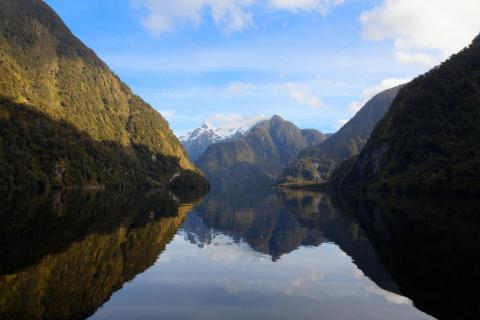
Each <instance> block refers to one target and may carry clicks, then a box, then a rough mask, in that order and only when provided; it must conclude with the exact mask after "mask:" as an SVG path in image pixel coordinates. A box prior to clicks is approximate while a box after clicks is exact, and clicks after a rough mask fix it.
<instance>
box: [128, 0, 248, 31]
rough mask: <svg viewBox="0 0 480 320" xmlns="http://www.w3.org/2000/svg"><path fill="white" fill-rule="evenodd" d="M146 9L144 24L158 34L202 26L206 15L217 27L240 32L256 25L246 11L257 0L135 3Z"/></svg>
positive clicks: (140, 0)
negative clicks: (176, 28)
mask: <svg viewBox="0 0 480 320" xmlns="http://www.w3.org/2000/svg"><path fill="white" fill-rule="evenodd" d="M132 3H133V4H134V5H135V6H137V7H141V8H144V9H146V11H147V16H146V17H145V18H144V19H143V21H142V23H143V25H144V26H145V27H146V28H147V29H148V30H150V31H151V32H152V33H154V34H156V35H160V34H162V33H165V32H168V31H171V30H172V29H174V28H175V27H176V26H178V25H182V26H185V25H186V26H199V25H200V24H201V22H202V19H203V18H204V15H205V14H206V13H205V12H208V15H209V16H210V17H211V18H212V19H213V20H214V21H215V23H216V25H217V26H218V27H219V28H220V29H222V30H224V31H226V32H233V31H240V30H243V29H246V28H248V27H251V26H252V25H253V20H252V14H251V13H250V12H248V11H247V10H246V9H247V8H248V7H250V6H251V5H252V4H254V3H255V1H254V0H172V1H168V0H132Z"/></svg>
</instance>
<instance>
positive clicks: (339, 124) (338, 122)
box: [335, 119, 348, 129]
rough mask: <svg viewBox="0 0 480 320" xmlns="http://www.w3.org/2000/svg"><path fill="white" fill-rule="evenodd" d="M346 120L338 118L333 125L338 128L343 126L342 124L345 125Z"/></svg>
mask: <svg viewBox="0 0 480 320" xmlns="http://www.w3.org/2000/svg"><path fill="white" fill-rule="evenodd" d="M347 122H348V120H347V119H338V120H337V123H336V126H335V127H336V128H337V129H340V128H341V127H343V126H344V125H346V124H347Z"/></svg>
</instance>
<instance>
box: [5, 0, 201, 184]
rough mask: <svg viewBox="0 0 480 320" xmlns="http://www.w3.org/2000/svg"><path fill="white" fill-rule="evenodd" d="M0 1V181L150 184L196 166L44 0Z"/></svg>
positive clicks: (157, 116) (164, 181) (158, 117)
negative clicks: (0, 75) (110, 165)
mask: <svg viewBox="0 0 480 320" xmlns="http://www.w3.org/2000/svg"><path fill="white" fill-rule="evenodd" d="M0 6H1V8H2V10H1V11H0V73H1V74H2V77H1V78H0V96H1V97H2V98H1V100H0V117H1V121H2V123H3V125H2V129H1V131H0V150H1V152H0V171H1V173H2V174H1V179H2V181H0V185H1V186H23V187H33V186H39V185H40V186H48V185H56V186H71V185H76V186H78V185H92V184H93V185H107V186H117V187H118V186H125V185H130V184H140V185H144V184H147V185H154V186H155V185H157V186H159V185H165V184H168V182H169V181H170V179H172V178H173V177H174V175H175V174H177V173H181V172H184V171H186V170H191V171H192V170H195V168H194V167H193V165H192V164H191V163H190V162H189V161H188V159H187V157H186V155H185V152H184V150H183V148H182V146H181V144H180V143H179V141H178V140H177V139H176V137H175V136H174V134H173V132H172V131H171V130H170V129H169V127H168V123H167V122H166V121H165V120H164V119H163V118H162V116H161V115H160V114H159V113H158V112H156V111H155V110H154V109H153V108H152V107H151V106H149V105H148V104H146V103H145V102H144V101H143V100H142V99H141V98H139V97H137V96H135V95H134V94H133V93H132V92H131V90H130V88H128V87H127V86H126V85H125V84H124V83H123V82H121V81H120V79H118V77H117V76H116V75H114V74H113V73H112V72H111V71H110V69H109V68H108V67H107V66H106V65H105V64H104V63H103V62H102V61H101V60H100V59H99V58H98V57H97V56H96V55H95V53H94V52H93V51H92V50H90V49H89V48H87V47H86V46H85V45H83V43H82V42H81V41H80V40H78V39H77V38H76V37H75V36H74V35H72V34H71V32H70V30H69V29H68V28H67V27H66V26H65V24H64V23H63V22H62V20H61V19H60V18H59V17H58V16H57V15H56V14H55V12H54V11H53V10H52V9H51V8H50V7H49V6H48V5H47V4H46V3H45V2H44V1H41V0H0ZM49 119H50V120H51V124H49V125H46V126H45V127H44V125H45V124H46V122H48V120H49ZM5 123H8V128H7V127H5ZM67 126H69V128H67ZM32 130H34V131H32ZM75 130H76V132H75ZM79 132H80V133H79ZM36 135H38V136H39V138H37V137H35V136H36ZM87 140H91V142H88V141H87ZM37 143H40V145H36V144H37ZM115 158H117V159H115ZM109 162H112V164H113V165H112V167H109V168H107V167H106V164H107V163H109ZM140 168H142V169H140ZM140 171H143V172H140ZM63 176H65V177H66V178H65V179H63Z"/></svg>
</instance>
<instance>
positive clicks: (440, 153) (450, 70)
mask: <svg viewBox="0 0 480 320" xmlns="http://www.w3.org/2000/svg"><path fill="white" fill-rule="evenodd" d="M479 141H480V36H478V37H477V38H476V39H475V40H474V41H473V43H472V44H471V45H470V46H469V47H468V48H466V49H464V50H463V51H461V52H460V53H458V54H456V55H453V56H452V57H451V58H450V59H449V60H447V61H446V62H444V63H443V64H441V65H440V66H438V67H436V68H434V69H433V70H431V71H429V72H428V73H426V74H425V75H422V76H420V77H418V78H416V79H415V80H414V81H412V82H411V83H409V84H408V85H407V86H406V87H404V88H403V89H402V90H401V91H400V93H399V94H398V96H397V98H396V99H395V102H394V103H393V104H392V107H391V109H390V111H389V112H388V114H387V115H386V116H385V118H384V119H383V120H382V121H381V122H380V123H379V124H378V126H377V127H376V129H375V131H374V132H373V134H372V137H371V139H370V140H369V142H368V144H367V145H366V147H365V149H364V150H363V151H362V152H361V154H360V155H359V156H358V158H357V159H355V160H352V161H351V162H350V163H349V164H347V165H345V166H343V167H342V170H340V171H339V172H338V174H336V176H335V182H336V183H337V184H338V185H339V186H340V188H345V189H347V188H368V189H374V190H386V191H400V192H433V193H480V149H479V147H478V142H479Z"/></svg>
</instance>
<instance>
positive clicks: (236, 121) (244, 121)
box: [205, 113, 268, 130]
mask: <svg viewBox="0 0 480 320" xmlns="http://www.w3.org/2000/svg"><path fill="white" fill-rule="evenodd" d="M266 119H268V117H267V116H265V115H258V114H257V115H252V116H243V115H239V114H237V113H214V114H212V115H210V116H208V117H207V118H206V120H205V122H207V123H209V124H211V125H212V126H214V127H216V128H222V129H226V130H228V129H238V128H249V127H251V126H253V125H255V124H257V123H258V122H260V121H262V120H266Z"/></svg>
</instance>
